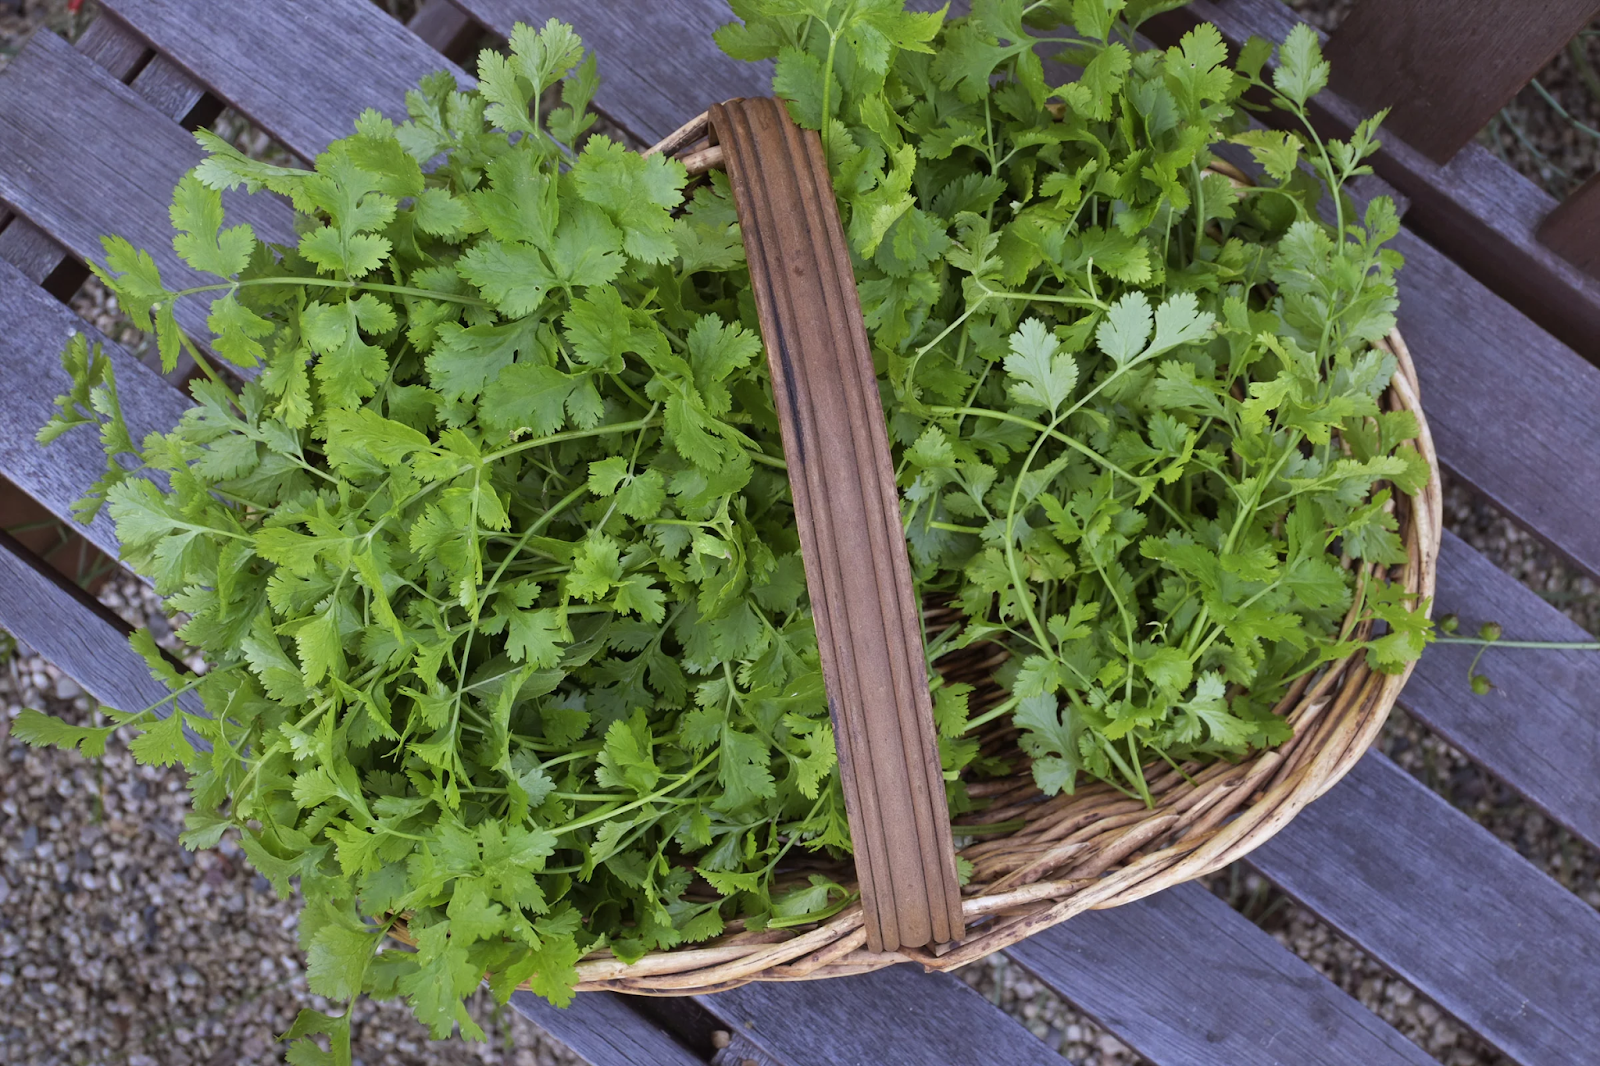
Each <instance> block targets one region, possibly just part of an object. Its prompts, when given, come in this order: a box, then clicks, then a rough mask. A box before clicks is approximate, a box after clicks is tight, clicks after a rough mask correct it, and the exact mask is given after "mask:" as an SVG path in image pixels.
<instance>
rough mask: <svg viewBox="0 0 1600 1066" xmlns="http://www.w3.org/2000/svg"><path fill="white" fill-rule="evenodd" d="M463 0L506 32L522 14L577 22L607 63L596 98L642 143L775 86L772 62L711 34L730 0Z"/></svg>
mask: <svg viewBox="0 0 1600 1066" xmlns="http://www.w3.org/2000/svg"><path fill="white" fill-rule="evenodd" d="M458 2H459V3H460V4H461V6H462V7H463V8H464V9H465V10H466V11H467V12H469V13H470V14H471V15H473V17H475V18H477V19H478V20H479V21H480V22H482V23H483V24H484V26H486V27H488V28H489V29H491V30H493V31H494V32H496V33H498V34H500V35H501V36H508V35H509V34H510V33H511V28H512V26H513V25H514V24H515V23H517V22H526V23H529V24H531V25H535V26H540V25H543V24H544V22H545V20H546V19H551V18H556V19H560V20H561V21H563V22H567V23H570V24H571V25H572V27H573V29H575V30H577V31H578V35H579V36H580V37H582V38H583V43H584V44H585V45H586V46H587V47H589V48H590V49H592V50H593V51H594V53H595V56H596V62H597V63H598V64H599V71H600V93H599V95H598V96H597V97H596V98H595V106H596V107H598V108H599V109H600V110H601V111H603V112H605V114H606V115H607V116H609V117H610V118H611V119H612V120H613V121H614V122H616V123H617V124H618V125H619V126H621V127H622V128H623V129H625V130H627V131H628V132H629V133H630V134H632V135H633V136H634V137H636V138H638V140H639V142H640V143H641V144H654V143H655V142H656V141H659V140H660V139H661V138H663V137H665V136H666V135H667V134H669V133H671V132H672V131H673V130H675V129H677V128H678V125H679V124H680V123H682V122H683V121H684V120H685V119H687V118H688V117H690V116H691V115H695V114H698V113H699V112H701V111H704V110H705V109H706V107H708V106H709V105H711V104H713V103H717V102H718V101H721V100H728V99H731V98H733V97H736V96H758V95H761V94H764V93H767V92H770V91H771V82H772V64H771V63H741V62H739V61H737V60H734V59H730V58H728V56H727V55H725V54H723V52H722V50H721V49H719V48H718V47H717V45H716V42H715V41H713V40H712V39H711V32H712V31H713V30H715V29H716V28H717V27H718V26H721V25H722V24H724V23H726V22H731V21H733V15H732V13H731V12H730V11H729V10H728V5H727V0H609V2H606V3H595V2H593V0H458Z"/></svg>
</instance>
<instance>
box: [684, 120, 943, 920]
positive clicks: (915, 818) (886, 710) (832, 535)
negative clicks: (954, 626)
mask: <svg viewBox="0 0 1600 1066" xmlns="http://www.w3.org/2000/svg"><path fill="white" fill-rule="evenodd" d="M710 118H711V128H712V130H713V132H714V135H715V137H716V139H717V141H718V142H719V143H720V144H721V145H722V148H723V150H724V151H725V153H726V159H727V168H728V183H729V185H730V186H731V187H732V190H733V199H734V203H735V206H736V207H737V208H738V213H739V226H740V229H741V231H742V232H743V234H744V243H745V252H746V258H747V259H748V260H749V262H750V286H751V290H752V292H753V295H754V297H755V303H756V310H757V313H758V315H759V317H760V321H761V333H762V337H763V339H764V340H765V342H766V349H767V365H768V366H769V367H770V368H771V372H772V392H773V397H774V403H775V405H776V407H777V410H778V422H779V426H780V428H781V429H782V436H783V453H784V457H785V459H786V460H787V462H788V467H789V486H790V488H791V490H792V491H793V495H794V513H795V525H796V528H797V529H798V531H799V534H800V550H801V555H802V556H803V557H804V558H805V564H806V566H805V569H806V586H807V588H808V590H809V591H810V594H811V603H812V605H813V608H814V610H813V615H814V620H815V622H816V627H817V647H818V650H819V653H820V655H821V658H822V676H823V680H824V682H825V684H826V686H827V691H828V709H829V712H830V713H831V715H832V718H833V728H834V737H835V739H836V741H837V743H838V748H839V777H840V781H841V783H842V785H843V786H844V797H845V808H846V811H847V813H848V815H849V820H850V839H851V840H852V841H853V846H854V851H855V861H856V873H857V876H858V878H859V879H860V883H861V902H862V907H863V909H864V911H865V913H866V929H867V946H868V948H869V949H870V950H872V951H893V950H895V949H897V948H899V947H901V946H902V945H904V946H908V947H916V946H921V945H924V944H928V943H930V942H933V943H944V942H947V941H951V940H955V939H958V938H959V937H960V936H961V933H962V929H963V924H962V916H961V892H960V888H959V886H958V885H957V883H956V865H955V848H954V846H953V844H952V842H951V834H950V818H949V815H948V813H947V812H946V809H945V794H944V778H943V774H942V772H941V770H940V766H939V750H938V743H937V740H936V739H935V736H934V729H933V701H932V699H931V698H930V697H929V694H928V673H927V666H926V659H925V656H924V655H923V650H922V631H921V622H920V617H919V612H918V609H917V601H916V594H915V591H914V589H913V586H912V580H911V559H910V556H909V555H908V554H907V551H906V542H905V534H904V532H903V531H902V529H901V526H900V507H899V493H898V491H897V489H896V488H895V482H894V467H893V464H892V462H891V460H890V457H889V437H888V432H887V430H886V428H885V426H884V419H883V406H882V403H881V401H880V400H879V398H878V381H877V374H876V372H875V371H874V370H873V366H872V350H871V348H870V347H869V345H868V342H867V335H866V327H865V324H864V323H863V321H862V317H861V301H860V299H859V298H858V297H857V295H856V287H855V275H854V273H853V272H852V270H851V268H850V254H849V251H848V247H847V246H846V244H845V241H844V230H843V228H842V227H841V226H840V223H839V212H838V208H837V207H836V206H835V204H834V199H833V184H832V182H831V180H830V179H829V177H828V167H827V162H826V160H825V159H824V157H823V154H822V142H821V140H819V139H818V137H817V135H816V133H815V132H813V131H810V130H801V129H800V128H799V127H798V126H796V125H795V124H794V122H793V120H791V119H790V117H789V113H788V111H787V110H785V109H784V106H783V104H782V103H781V102H779V101H777V100H774V99H772V98H770V97H761V98H758V99H753V100H743V101H735V102H730V103H728V104H726V105H723V104H716V105H714V106H713V107H712V108H711V113H710Z"/></svg>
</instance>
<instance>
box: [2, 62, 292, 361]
mask: <svg viewBox="0 0 1600 1066" xmlns="http://www.w3.org/2000/svg"><path fill="white" fill-rule="evenodd" d="M63 100H70V101H72V102H73V104H72V106H71V107H62V106H61V101H63ZM200 158H201V153H200V148H199V146H198V145H196V144H195V143H194V140H193V138H191V137H190V135H189V134H188V133H187V132H185V131H184V130H183V128H182V127H181V126H179V125H178V124H177V123H175V122H173V121H172V120H171V119H170V118H168V117H167V116H165V115H163V114H161V113H160V112H159V111H157V110H156V109H155V107H154V106H153V105H152V104H151V103H150V102H149V101H148V100H145V99H144V98H143V97H141V96H139V95H138V94H137V93H136V92H134V91H133V90H132V89H130V88H129V87H128V86H126V85H123V84H122V83H121V82H119V81H117V80H115V79H114V78H112V77H111V76H110V75H109V74H108V73H107V72H106V71H105V70H103V69H101V68H100V67H98V66H96V65H95V64H94V63H93V62H91V61H90V60H88V59H87V58H85V57H84V56H83V55H81V54H79V53H78V52H76V51H74V50H73V49H72V47H71V46H70V45H68V44H67V43H66V42H65V41H63V40H61V39H60V38H59V37H57V36H55V35H54V34H51V33H40V34H35V35H34V37H33V39H32V40H31V41H29V42H28V45H27V47H25V48H23V50H22V52H21V53H20V54H19V55H18V56H17V57H16V58H15V59H13V60H12V61H11V64H10V65H9V66H7V67H6V68H5V70H4V71H0V160H4V163H3V164H0V200H4V201H5V202H6V203H8V204H9V205H10V206H11V207H12V208H13V209H14V210H15V211H16V212H17V213H18V214H20V215H23V216H25V217H27V218H28V219H29V220H30V221H31V222H33V223H34V224H35V225H37V226H38V227H39V228H40V229H42V230H43V231H44V232H46V233H47V234H49V235H50V236H51V237H52V238H54V239H55V240H56V241H58V242H59V243H61V244H62V245H63V246H65V247H66V248H67V250H69V251H70V252H71V253H72V254H73V255H75V256H77V257H78V258H80V259H85V260H89V259H92V260H95V261H97V262H98V261H102V260H103V258H104V256H103V253H102V251H101V247H100V235H101V234H104V233H112V234H119V235H121V236H124V237H126V238H127V239H128V240H130V241H131V242H132V243H133V244H134V246H135V247H138V248H144V249H148V250H149V251H150V252H151V253H152V254H153V255H154V256H155V258H156V262H157V263H158V264H159V265H160V266H161V270H162V277H163V279H164V280H165V281H166V283H167V284H168V285H169V286H171V287H173V288H177V287H180V286H185V287H186V286H190V285H199V284H204V283H206V282H211V281H215V279H214V278H204V277H202V276H201V275H199V274H197V273H195V272H194V271H192V270H190V269H189V268H188V267H187V266H186V265H184V264H183V263H182V262H181V261H180V260H179V259H178V258H177V256H176V255H175V254H173V252H172V223H171V220H170V219H169V217H168V214H167V207H168V204H170V203H171V200H172V188H173V186H174V185H176V184H177V183H178V179H179V178H181V177H182V176H183V175H184V173H185V172H186V171H188V170H189V169H190V168H191V167H193V166H194V165H195V164H196V163H198V162H199V161H200ZM223 203H224V205H225V207H226V208H227V210H228V213H229V218H230V221H235V222H241V221H242V222H249V223H251V224H252V225H253V226H254V227H255V231H256V235H257V236H258V237H261V238H263V239H265V240H272V241H279V242H287V243H293V233H294V226H293V219H292V213H291V211H290V210H289V207H288V205H287V204H285V203H283V202H282V201H280V200H277V199H276V198H274V197H269V196H246V195H244V194H243V193H242V192H240V191H235V192H231V193H224V194H223ZM208 306H209V305H208V303H207V302H206V301H205V300H203V299H198V300H196V299H191V300H180V301H179V302H178V306H177V312H176V313H177V316H178V320H179V322H180V323H181V324H182V325H183V326H184V328H185V329H187V330H189V331H190V332H191V333H192V334H194V335H196V336H200V337H209V336H210V333H209V331H208V330H207V329H206V325H205V319H206V314H207V309H208Z"/></svg>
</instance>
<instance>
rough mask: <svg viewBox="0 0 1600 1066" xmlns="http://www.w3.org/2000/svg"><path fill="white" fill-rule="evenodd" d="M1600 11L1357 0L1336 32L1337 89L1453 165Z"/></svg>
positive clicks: (1592, 7) (1474, 0)
mask: <svg viewBox="0 0 1600 1066" xmlns="http://www.w3.org/2000/svg"><path fill="white" fill-rule="evenodd" d="M1596 12H1600V3H1597V2H1596V0H1541V2H1540V3H1538V4H1534V5H1529V4H1528V3H1527V2H1526V0H1357V2H1356V5H1355V6H1354V7H1353V8H1352V9H1351V10H1350V12H1349V13H1348V14H1346V15H1345V17H1344V20H1343V21H1342V22H1341V23H1340V24H1339V27H1338V29H1336V30H1335V31H1334V32H1333V35H1332V36H1331V37H1330V38H1329V39H1328V47H1327V49H1326V54H1327V57H1328V62H1329V63H1331V64H1332V65H1333V71H1332V75H1331V77H1332V81H1331V87H1332V88H1333V91H1334V92H1336V93H1339V94H1340V95H1341V96H1344V97H1345V98H1346V99H1348V100H1350V101H1352V102H1353V103H1355V104H1357V105H1359V106H1360V107H1362V108H1364V109H1366V110H1367V111H1377V110H1378V109H1379V108H1384V107H1388V108H1393V110H1392V111H1391V112H1390V114H1389V118H1388V120H1387V122H1386V123H1385V125H1386V126H1387V127H1388V128H1389V129H1390V130H1392V131H1393V132H1394V133H1396V134H1398V135H1399V136H1401V137H1403V138H1405V139H1406V140H1407V141H1408V142H1410V144H1411V146H1412V147H1414V148H1416V149H1418V150H1419V151H1421V152H1422V153H1423V154H1424V155H1426V156H1428V157H1429V158H1430V159H1433V160H1434V161H1435V162H1438V163H1445V162H1448V161H1449V159H1450V157H1451V156H1453V155H1455V154H1456V152H1457V151H1458V150H1459V149H1460V148H1461V146H1462V145H1464V144H1466V143H1467V142H1468V141H1470V140H1472V138H1473V137H1475V136H1477V134H1478V131H1479V130H1481V129H1483V127H1484V126H1485V124H1487V123H1488V121H1489V119H1491V118H1492V117H1494V113H1495V112H1496V111H1499V110H1500V109H1501V108H1502V107H1504V106H1505V105H1506V102H1507V101H1508V100H1510V99H1511V98H1512V97H1513V96H1515V95H1516V94H1517V90H1519V89H1521V88H1522V87H1523V86H1524V85H1526V84H1528V79H1529V78H1532V77H1533V76H1534V75H1535V74H1537V73H1538V72H1539V70H1540V69H1541V68H1542V67H1543V66H1544V65H1545V64H1546V63H1548V62H1549V61H1550V60H1551V58H1552V57H1554V56H1555V54H1556V52H1558V51H1559V50H1560V49H1561V48H1562V46H1564V45H1565V44H1566V43H1567V42H1568V41H1569V40H1571V39H1572V36H1573V34H1575V33H1577V32H1578V31H1579V30H1581V29H1582V28H1583V27H1584V26H1585V25H1587V24H1588V22H1589V20H1590V19H1591V18H1593V17H1594V16H1595V13H1596Z"/></svg>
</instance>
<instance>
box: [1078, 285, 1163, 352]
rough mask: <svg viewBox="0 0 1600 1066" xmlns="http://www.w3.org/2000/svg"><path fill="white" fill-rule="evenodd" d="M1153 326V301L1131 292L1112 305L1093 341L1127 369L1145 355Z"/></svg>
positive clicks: (1141, 294)
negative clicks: (1145, 348)
mask: <svg viewBox="0 0 1600 1066" xmlns="http://www.w3.org/2000/svg"><path fill="white" fill-rule="evenodd" d="M1169 302H1170V301H1169ZM1151 324H1152V319H1151V314H1150V301H1149V300H1148V299H1147V298H1146V297H1145V295H1144V293H1142V292H1130V293H1127V294H1126V295H1124V296H1123V297H1122V298H1121V299H1120V300H1118V301H1117V302H1116V303H1114V304H1112V305H1111V310H1110V311H1108V312H1106V317H1105V319H1104V321H1102V322H1101V323H1100V328H1099V329H1097V330H1095V334H1094V340H1095V343H1096V344H1098V345H1099V346H1100V350H1101V351H1102V352H1105V353H1106V354H1107V355H1109V356H1110V357H1111V358H1112V359H1114V360H1115V361H1116V362H1117V363H1118V364H1122V365H1125V364H1127V363H1129V362H1132V361H1133V359H1134V358H1135V357H1136V356H1138V355H1139V354H1140V353H1141V352H1143V351H1144V346H1145V342H1146V341H1147V340H1149V339H1150V327H1151Z"/></svg>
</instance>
